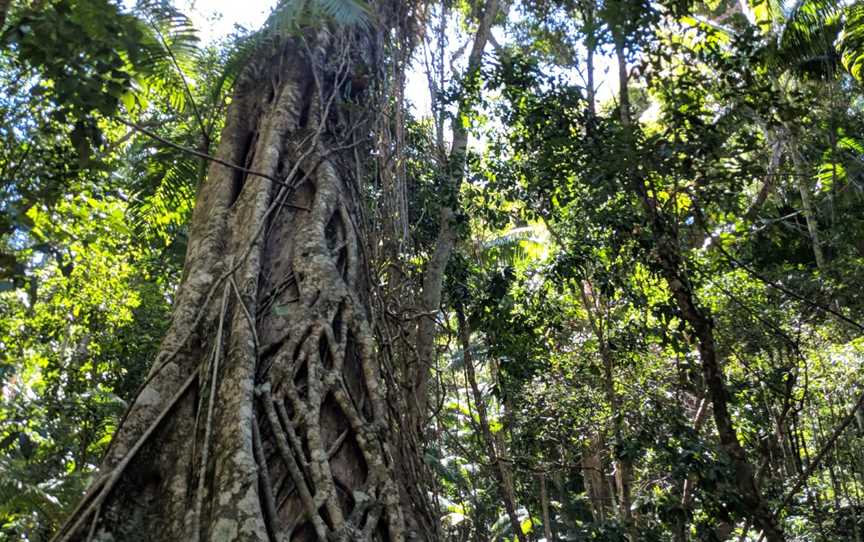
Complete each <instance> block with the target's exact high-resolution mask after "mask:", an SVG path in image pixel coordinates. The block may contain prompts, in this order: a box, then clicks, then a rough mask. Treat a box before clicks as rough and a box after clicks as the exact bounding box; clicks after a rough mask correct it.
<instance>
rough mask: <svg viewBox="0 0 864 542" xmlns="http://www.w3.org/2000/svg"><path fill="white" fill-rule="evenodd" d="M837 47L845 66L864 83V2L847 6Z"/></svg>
mask: <svg viewBox="0 0 864 542" xmlns="http://www.w3.org/2000/svg"><path fill="white" fill-rule="evenodd" d="M837 48H838V50H839V51H840V56H841V58H842V60H843V66H844V67H845V68H846V69H847V70H848V71H849V73H851V74H852V76H853V77H854V78H855V79H857V80H858V81H859V82H862V83H864V4H861V3H856V4H853V5H851V6H849V7H847V8H846V11H845V14H844V21H843V31H842V32H841V33H840V37H839V39H838V43H837Z"/></svg>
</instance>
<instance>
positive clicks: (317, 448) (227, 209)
mask: <svg viewBox="0 0 864 542" xmlns="http://www.w3.org/2000/svg"><path fill="white" fill-rule="evenodd" d="M370 26H371V25H370ZM377 37H378V38H379V39H378V40H376V39H375V38H376V36H373V31H372V30H370V29H369V28H366V27H364V28H363V29H362V30H361V29H355V30H347V29H342V30H337V31H334V30H333V29H332V28H331V29H321V30H319V31H317V33H315V34H313V33H311V32H308V31H307V32H305V33H304V34H303V36H302V37H300V36H298V37H294V38H290V39H282V40H269V41H267V40H265V41H264V44H263V45H262V46H261V50H259V51H258V54H257V55H256V57H255V58H254V59H253V61H252V62H251V63H250V65H249V66H247V68H246V71H245V74H244V76H243V77H242V78H241V80H240V82H239V83H238V86H237V90H236V92H235V96H234V99H233V101H232V104H231V108H230V111H229V116H228V119H227V123H226V127H225V129H224V131H223V134H222V139H221V143H220V147H219V151H218V158H219V159H220V160H221V161H222V162H223V163H230V164H236V165H239V166H242V168H237V167H226V166H225V165H222V164H220V163H214V164H212V165H211V167H210V171H209V175H208V178H207V180H206V182H205V183H204V184H203V185H202V186H201V188H200V191H199V194H198V198H197V203H196V208H195V213H194V217H193V220H192V224H191V227H190V236H189V249H188V253H187V256H186V264H185V270H184V278H183V281H182V285H181V287H180V289H179V292H178V294H177V298H176V310H175V314H174V318H173V322H172V325H171V328H170V331H169V332H168V335H167V337H166V338H165V340H164V342H163V345H162V348H161V352H160V354H159V356H158V358H157V360H156V363H155V365H154V367H153V369H152V371H151V373H150V375H149V377H148V379H147V382H146V383H145V385H144V386H143V388H142V390H141V392H140V393H139V395H138V396H137V398H136V400H135V401H134V404H133V405H132V407H131V409H130V410H129V412H128V415H127V416H126V417H125V419H124V421H123V422H122V424H121V426H120V428H119V430H118V431H117V434H116V435H115V438H114V441H113V442H112V445H111V447H110V450H109V452H108V454H107V456H106V458H105V460H104V463H103V466H102V470H101V477H100V478H99V479H98V480H97V482H96V483H94V485H93V486H92V488H91V490H90V492H89V493H88V495H87V496H86V497H85V498H84V499H83V501H82V503H81V505H80V506H79V508H78V509H77V510H76V512H75V513H74V514H73V516H72V517H71V518H70V520H69V522H68V523H67V525H66V526H65V528H64V529H63V530H62V531H61V532H60V533H59V534H58V536H57V540H91V539H93V540H116V541H120V540H122V541H124V542H131V541H136V540H147V541H148V542H157V541H180V540H192V541H200V540H207V541H210V540H212V541H230V540H238V541H239V540H242V541H255V540H260V541H271V540H279V541H306V540H319V541H324V540H392V541H396V540H404V539H432V538H434V537H435V531H434V525H433V522H432V521H431V520H430V519H429V517H430V516H429V514H428V507H426V506H425V504H424V501H425V493H424V491H423V488H422V486H421V485H420V484H419V480H416V479H415V478H416V477H412V476H411V475H409V474H407V473H410V472H416V471H415V470H414V469H413V468H412V467H411V466H414V465H416V464H417V463H418V462H419V460H418V458H417V457H414V456H415V455H417V452H415V451H412V450H410V449H407V448H406V447H405V446H403V445H402V441H401V440H400V439H399V438H398V437H397V436H396V435H397V433H396V432H395V431H394V430H393V427H394V425H395V424H396V423H398V420H395V419H394V415H393V414H392V412H394V411H398V410H399V409H398V406H397V407H396V408H394V405H393V403H392V402H391V401H398V395H399V394H398V393H393V394H392V395H391V393H390V391H391V390H390V389H389V387H388V386H387V385H386V383H387V382H388V381H389V380H388V379H386V378H385V377H386V376H387V373H388V371H389V369H388V364H387V363H385V360H383V359H382V356H381V354H380V352H381V349H379V348H378V345H379V341H378V339H377V338H376V332H375V329H376V316H375V311H374V310H373V306H374V300H375V296H376V291H375V290H374V289H373V288H372V286H371V284H372V281H371V277H370V271H369V270H370V265H369V264H370V262H368V261H367V254H369V253H370V251H369V250H368V243H369V242H370V240H369V239H368V235H367V233H366V223H365V222H364V213H363V201H362V197H361V193H362V192H361V188H360V182H361V180H362V179H361V177H362V176H363V169H364V163H365V161H366V160H367V158H366V157H369V156H370V153H369V152H368V149H369V147H370V146H371V144H372V143H371V141H367V140H368V139H369V138H368V134H369V129H370V128H369V127H370V126H372V125H373V123H372V119H371V118H370V117H371V114H372V113H370V111H372V110H373V109H374V108H372V107H370V105H371V104H370V103H369V101H370V100H371V97H370V96H371V87H370V89H368V90H365V91H363V89H361V88H358V85H357V84H356V74H358V73H364V74H372V77H373V78H374V77H375V74H377V73H378V66H377V65H376V63H378V62H379V60H378V53H379V52H380V51H378V50H376V43H379V42H380V35H378V36H377ZM352 78H354V79H355V83H354V85H352V84H351V83H350V81H351V80H352ZM373 83H374V81H373ZM373 86H374V85H373ZM406 465H408V466H406Z"/></svg>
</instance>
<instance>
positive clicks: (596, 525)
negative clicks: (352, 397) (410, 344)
mask: <svg viewBox="0 0 864 542" xmlns="http://www.w3.org/2000/svg"><path fill="white" fill-rule="evenodd" d="M306 4H307V3H306V2H292V1H289V2H283V3H282V4H280V6H281V9H278V10H276V11H275V12H274V16H273V17H271V20H270V21H269V23H268V25H269V26H268V28H269V29H270V31H273V29H274V28H276V29H278V28H285V27H290V26H292V25H299V24H303V25H308V24H314V23H313V22H312V21H315V20H316V18H327V17H329V18H332V19H334V20H336V21H337V22H338V23H339V24H366V22H367V21H366V20H365V17H367V12H366V10H365V8H364V5H363V3H362V2H354V1H348V0H344V1H341V2H339V1H321V2H309V3H308V4H310V5H309V6H307V5H306ZM475 4H477V5H475ZM2 5H3V4H2V2H0V6H2ZM130 6H131V5H130V3H117V2H112V1H110V0H47V1H44V2H37V1H34V2H29V1H21V2H15V3H13V4H12V7H11V9H10V11H9V13H8V16H7V17H6V26H5V28H3V29H2V34H0V35H2V53H0V86H2V89H3V90H2V92H0V119H2V121H0V138H2V145H0V170H2V175H0V198H2V199H0V384H2V396H0V540H31V541H38V540H47V539H48V538H49V537H50V535H51V533H52V532H53V531H55V530H56V528H57V526H58V524H59V522H61V521H62V520H63V519H64V516H65V515H66V514H68V513H69V511H70V509H71V507H72V506H73V505H74V503H75V501H76V499H77V498H78V497H79V496H80V495H81V493H82V491H83V490H84V488H85V487H86V486H87V484H88V482H89V481H90V479H91V477H92V473H93V471H94V469H96V468H97V467H98V465H99V461H100V458H101V455H102V453H104V451H105V448H106V446H107V444H108V442H109V441H110V437H111V434H112V432H113V430H114V429H115V428H116V425H117V423H118V420H119V418H120V416H121V415H122V413H123V411H124V409H125V406H126V403H127V401H129V400H130V398H132V397H133V396H134V394H135V390H136V389H137V387H138V386H139V385H140V383H141V382H142V381H143V379H144V378H145V375H146V374H147V371H148V368H149V365H150V363H151V362H152V357H153V355H154V352H155V350H156V348H157V347H158V345H159V341H160V339H161V337H162V333H163V332H164V330H165V328H166V326H167V323H168V319H169V315H170V307H171V301H172V295H173V290H174V287H175V286H176V284H177V282H178V280H179V276H180V273H181V269H182V258H183V253H184V250H185V238H186V229H185V227H186V224H187V222H188V219H189V216H190V213H191V209H192V206H193V195H194V191H195V188H196V186H197V185H198V183H199V182H200V181H201V180H202V179H203V175H204V171H205V166H206V163H207V158H206V157H207V155H208V154H210V153H211V151H212V150H213V148H214V144H215V142H216V140H217V139H218V137H219V136H218V132H219V129H220V127H221V123H222V116H223V115H224V111H225V106H226V104H227V102H228V101H229V98H227V96H229V95H230V91H231V86H232V82H233V78H234V77H235V76H236V73H237V71H238V69H239V66H241V65H243V63H244V61H245V58H246V57H245V56H244V55H247V54H248V52H249V50H251V47H250V46H249V45H250V43H253V42H255V40H262V39H267V35H266V32H262V33H258V34H251V35H237V36H231V37H230V38H226V39H225V40H224V41H223V42H219V43H216V44H209V45H206V46H205V45H202V44H201V43H199V42H198V40H197V38H196V35H195V32H194V29H193V28H192V26H191V23H190V21H189V19H187V18H186V17H185V16H184V15H183V14H182V13H181V12H180V11H178V10H177V9H176V8H174V7H172V6H171V5H170V4H169V3H168V2H149V1H142V2H139V3H138V4H136V5H135V6H134V7H130ZM304 9H306V11H303V10H304ZM482 9H483V3H475V2H468V1H463V2H450V1H448V0H445V1H442V2H435V3H429V5H428V6H427V8H426V15H427V17H426V20H425V21H423V28H418V29H417V36H416V39H417V40H418V41H419V42H420V45H419V46H418V47H416V48H415V54H414V61H413V65H414V66H415V69H414V71H415V72H416V74H414V75H412V76H415V75H416V77H422V78H426V80H428V83H429V87H430V92H431V93H432V111H431V115H427V114H426V113H425V112H423V111H419V112H416V111H415V112H414V114H406V115H405V116H404V124H405V125H404V127H403V128H404V135H403V137H404V141H403V142H402V144H404V145H405V148H404V157H405V163H404V164H403V165H402V175H404V176H405V177H406V179H407V186H408V199H409V201H408V210H409V215H410V217H409V218H410V220H409V222H410V224H411V228H410V232H408V238H407V239H402V242H403V244H402V245H401V246H402V250H403V252H404V253H403V254H402V255H401V256H402V257H403V259H404V262H403V263H404V264H405V271H406V273H407V274H408V275H410V276H413V275H417V274H419V273H421V272H422V269H423V265H424V264H425V262H427V261H428V260H429V259H430V258H431V257H432V254H431V253H432V251H433V247H432V245H433V239H434V232H435V227H436V219H435V217H437V216H438V214H439V212H440V210H441V208H442V207H447V206H455V207H456V210H457V216H458V222H459V225H460V229H459V233H458V242H457V250H456V252H455V254H453V256H452V257H451V258H450V260H449V264H448V268H447V274H446V280H445V284H444V300H443V302H442V306H441V308H440V311H439V312H438V314H437V315H435V316H436V318H437V320H438V324H439V326H438V327H439V329H438V339H437V343H436V346H437V352H438V356H437V359H438V361H437V366H435V367H433V368H432V371H431V378H432V382H433V385H432V386H431V389H430V394H431V399H430V401H429V410H430V412H428V413H427V414H428V420H429V422H428V427H427V428H426V435H425V438H426V442H425V443H424V446H425V449H424V450H423V457H424V461H425V463H426V464H427V465H428V466H429V468H430V469H431V471H432V472H433V473H434V475H435V484H434V488H432V493H433V497H434V499H433V500H434V501H435V502H436V503H437V504H438V506H439V512H440V514H439V515H440V518H441V524H442V529H443V532H444V533H445V535H446V537H447V539H448V540H454V541H456V540H460V541H461V540H465V541H468V540H471V541H480V540H496V541H498V540H508V541H509V540H520V541H522V540H544V539H545V540H547V541H551V540H604V541H616V540H629V541H631V542H633V541H636V540H640V541H643V540H644V541H654V540H656V541H666V540H670V541H672V540H674V541H676V542H677V541H684V540H706V541H711V540H731V539H738V540H758V539H759V538H760V532H761V531H763V530H770V525H769V523H770V522H771V521H774V522H776V524H777V525H778V526H779V527H778V531H782V533H783V534H782V536H783V537H784V538H785V539H786V540H800V541H805V540H806V541H833V540H864V409H862V403H864V338H862V337H864V336H862V331H864V296H862V291H864V275H862V269H864V86H862V85H864V75H862V70H864V6H862V5H861V4H860V3H854V2H833V1H830V0H798V1H796V2H776V1H774V0H751V1H750V2H749V3H747V2H738V1H737V0H734V1H733V0H711V1H705V2H693V1H685V0H675V1H671V0H670V1H664V2H647V1H646V2H642V1H638V2H637V1H627V0H605V1H603V2H595V1H593V0H523V1H522V2H516V3H513V4H512V5H510V6H509V8H507V9H504V8H502V9H501V10H500V13H499V14H497V15H498V17H497V19H496V25H497V27H496V30H495V32H496V34H497V35H498V36H499V38H498V40H493V41H494V43H493V45H494V47H491V48H490V49H489V50H487V54H486V56H485V62H484V64H483V69H482V70H481V71H480V73H479V74H469V75H471V76H470V77H462V75H463V74H462V73H461V72H460V70H461V69H462V68H461V66H462V62H463V60H464V59H463V58H462V57H463V56H464V53H465V48H466V46H465V45H463V43H464V42H465V40H466V39H467V37H468V36H471V33H472V31H473V30H474V28H475V27H476V25H477V22H478V20H479V19H480V18H481V17H482V15H483V13H482ZM508 10H509V12H508ZM301 17H306V19H302V20H301ZM265 30H266V29H265ZM501 36H503V38H501ZM604 71H605V73H604ZM346 92H349V93H350V89H349V90H348V91H346ZM408 99H409V100H412V99H413V100H414V101H417V102H418V103H419V102H420V99H419V97H412V96H410V95H409V96H408ZM445 121H452V123H451V124H450V125H449V126H451V127H452V126H456V127H457V128H450V129H449V131H451V132H456V131H458V127H462V128H463V129H464V128H467V129H468V130H469V131H470V133H471V134H472V135H473V136H474V137H473V139H474V142H475V143H476V144H472V145H471V146H469V150H468V157H467V158H468V160H467V171H466V177H465V182H464V183H463V184H462V186H461V191H460V193H459V194H453V193H448V188H449V186H450V185H448V184H447V180H446V179H445V178H444V177H445V176H446V175H445V172H444V171H443V170H444V168H445V164H446V167H452V164H450V163H448V162H447V159H446V148H445V147H446V139H447V138H448V137H449V135H448V129H446V126H448V125H447V123H446V122H445ZM442 156H443V157H442ZM368 192H369V193H368V194H367V196H368V197H370V198H376V197H383V196H382V195H381V194H378V193H376V192H375V190H369V191H368ZM382 274H383V273H382ZM712 364H714V365H713V366H714V367H715V368H716V369H718V370H719V371H720V375H721V378H719V380H712V373H711V371H712ZM715 376H716V375H715ZM718 386H720V387H719V388H718ZM729 438H732V440H733V441H734V442H732V443H730V441H729ZM736 443H737V444H736ZM738 449H740V450H741V455H740V456H738V455H736V453H737V451H736V450H738ZM742 477H744V478H747V479H746V480H744V482H742ZM748 477H749V478H748ZM747 483H751V484H752V487H753V488H754V489H753V491H754V493H753V495H748V494H747V493H746V491H744V490H742V488H745V489H747V488H749V487H751V486H747V485H746V484H747ZM742 484H744V485H742ZM754 503H755V504H758V507H757V506H755V505H754ZM763 510H764V511H767V512H766V513H765V514H764V515H762V516H760V514H762V511H763ZM766 534H767V536H769V537H770V534H768V533H766ZM769 539H770V538H769Z"/></svg>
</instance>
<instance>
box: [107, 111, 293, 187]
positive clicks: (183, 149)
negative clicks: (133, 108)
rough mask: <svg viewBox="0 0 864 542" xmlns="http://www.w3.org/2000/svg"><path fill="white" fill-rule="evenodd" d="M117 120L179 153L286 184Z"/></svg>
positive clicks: (137, 125)
mask: <svg viewBox="0 0 864 542" xmlns="http://www.w3.org/2000/svg"><path fill="white" fill-rule="evenodd" d="M115 120H116V121H117V122H119V123H120V124H123V125H125V126H128V127H129V128H132V129H134V130H136V131H138V132H140V133H142V134H144V135H146V136H147V137H149V138H151V139H155V140H156V141H158V142H159V143H162V144H163V145H167V146H169V147H171V148H174V149H177V150H178V151H181V152H185V153H187V154H191V155H192V156H197V157H198V158H203V159H205V160H209V161H210V162H215V163H217V164H219V165H222V166H225V167H227V168H231V169H234V170H237V171H241V172H243V173H246V174H247V175H254V176H256V177H261V178H264V179H267V180H269V181H273V182H274V183H277V184H280V185H284V184H286V183H285V182H284V181H282V180H280V179H277V178H276V177H273V176H272V175H267V174H266V173H261V172H260V171H254V170H251V169H248V168H245V167H243V166H238V165H237V164H232V163H231V162H226V161H225V160H222V159H221V158H216V157H215V156H212V155H209V154H207V153H206V152H201V151H196V150H195V149H190V148H189V147H184V146H183V145H180V144H179V143H174V142H173V141H170V140H168V139H165V138H164V137H162V136H160V135H157V134H155V133H154V132H152V131H150V130H148V129H147V128H145V127H143V126H141V125H140V124H136V123H134V122H130V121H128V120H126V119H123V118H120V117H115Z"/></svg>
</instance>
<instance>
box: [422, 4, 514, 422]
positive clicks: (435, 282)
mask: <svg viewBox="0 0 864 542" xmlns="http://www.w3.org/2000/svg"><path fill="white" fill-rule="evenodd" d="M498 5H499V4H498V0H486V3H485V6H484V8H483V15H482V18H481V20H480V24H479V25H478V27H477V32H476V33H475V35H474V42H473V44H472V46H471V52H470V54H469V56H468V68H467V70H466V72H465V78H464V80H463V84H469V83H470V82H472V81H473V80H475V79H476V78H477V77H479V74H480V67H481V65H482V61H483V49H485V47H486V42H487V41H489V36H490V33H491V31H492V23H493V22H494V20H495V16H496V15H497V14H498ZM472 99H473V96H472V95H470V94H467V93H466V95H464V96H463V97H462V99H461V100H460V102H459V111H458V114H457V116H456V119H457V121H456V122H454V123H453V127H452V128H453V144H452V146H451V148H450V153H449V156H448V157H447V161H448V163H447V170H448V183H447V187H446V189H447V191H448V192H449V197H447V198H446V201H445V203H444V204H443V205H442V206H441V210H440V215H439V218H438V224H439V226H438V235H437V238H436V241H435V249H434V250H433V253H432V257H431V258H430V259H429V262H428V263H427V264H426V269H425V273H424V276H423V287H422V294H421V300H420V301H421V303H420V307H421V311H422V312H423V313H424V317H423V318H421V319H420V320H419V322H418V324H417V355H418V359H419V363H418V364H417V366H416V367H415V371H414V375H413V379H412V380H413V382H412V387H411V392H410V393H411V397H410V398H409V405H411V407H412V408H413V409H414V410H415V411H416V412H417V414H418V420H420V418H421V414H420V413H424V412H425V411H426V405H427V401H428V397H427V396H428V380H429V370H430V368H431V367H433V366H434V362H435V337H436V332H437V329H436V326H437V321H436V319H435V316H434V315H435V314H437V312H438V309H439V308H440V306H441V292H442V288H443V285H444V271H445V270H446V268H447V262H448V261H449V260H450V255H451V253H452V252H453V247H454V246H455V244H456V240H457V237H458V235H457V231H456V228H457V224H456V211H457V209H458V204H457V202H458V197H459V196H458V195H459V190H460V188H461V186H462V180H463V179H464V177H465V157H466V152H467V149H468V128H467V127H465V126H464V125H463V124H462V119H463V118H466V117H467V116H468V115H469V114H470V112H471V102H472Z"/></svg>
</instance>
